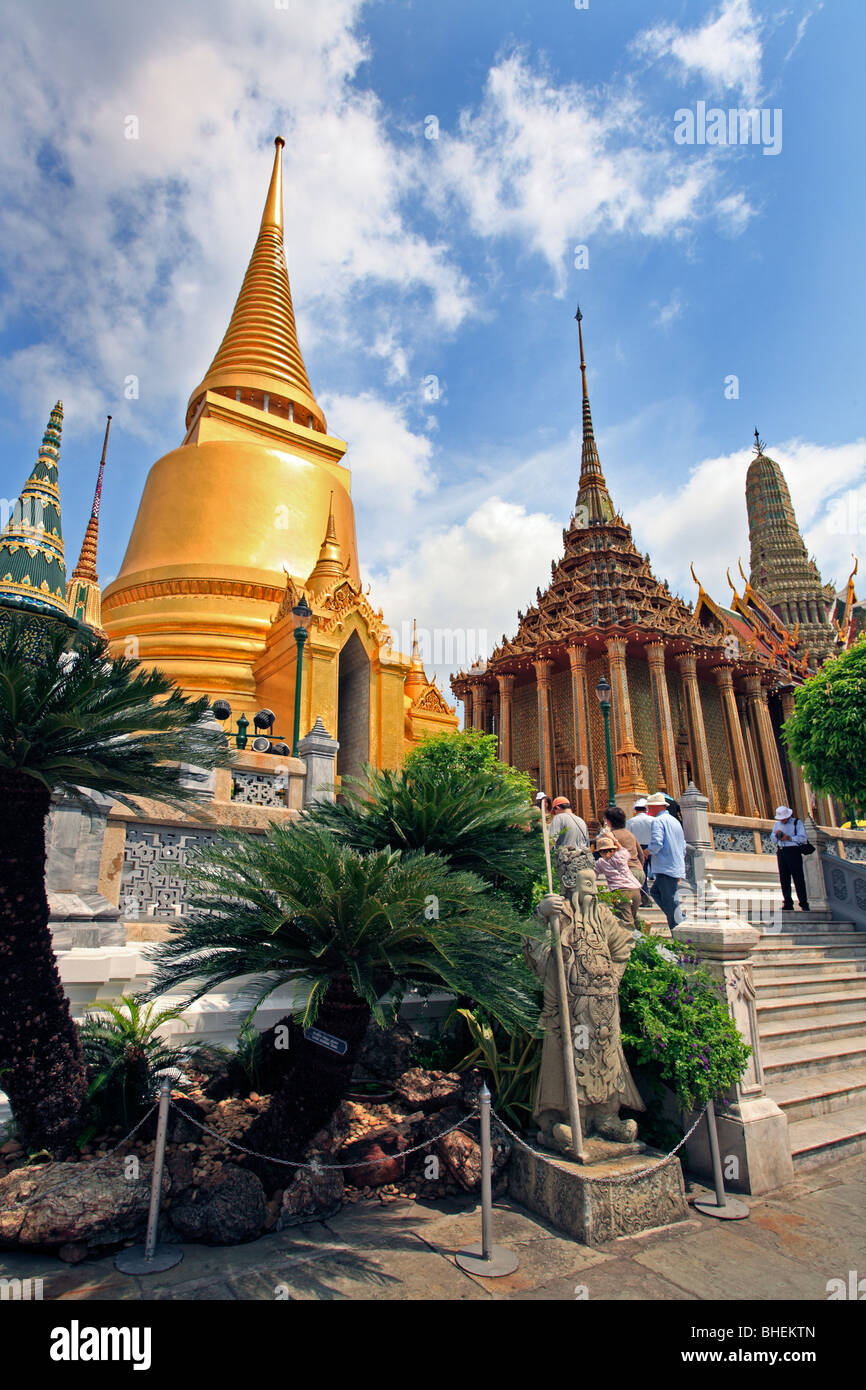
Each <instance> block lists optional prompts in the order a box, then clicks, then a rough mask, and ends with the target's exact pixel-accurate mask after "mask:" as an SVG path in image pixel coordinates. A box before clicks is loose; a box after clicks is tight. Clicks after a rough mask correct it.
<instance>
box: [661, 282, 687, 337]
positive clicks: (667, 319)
mask: <svg viewBox="0 0 866 1390" xmlns="http://www.w3.org/2000/svg"><path fill="white" fill-rule="evenodd" d="M653 308H654V309H655V311H656V318H655V321H656V323H657V324H658V326H659V328H670V326H671V324H672V323H676V321H677V319H680V318H682V316H683V313H684V312H685V309H686V301H685V300H684V299H681V298H680V295H679V293H678V292H677V291H676V290H675V291H674V293H673V294H672V295H671V297H670V299H669V300H668V302H667V304H654V305H653Z"/></svg>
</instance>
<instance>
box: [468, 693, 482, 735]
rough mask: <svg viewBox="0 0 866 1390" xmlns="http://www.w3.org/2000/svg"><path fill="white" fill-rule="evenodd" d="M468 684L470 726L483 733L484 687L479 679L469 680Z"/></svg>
mask: <svg viewBox="0 0 866 1390" xmlns="http://www.w3.org/2000/svg"><path fill="white" fill-rule="evenodd" d="M469 686H470V689H471V690H472V727H473V729H480V730H481V732H482V733H483V732H484V706H485V703H486V701H485V698H484V687H483V685H482V683H481V681H470V682H469Z"/></svg>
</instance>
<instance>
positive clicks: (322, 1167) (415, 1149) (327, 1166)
mask: <svg viewBox="0 0 866 1390" xmlns="http://www.w3.org/2000/svg"><path fill="white" fill-rule="evenodd" d="M171 1107H172V1109H173V1110H177V1111H179V1113H180V1114H182V1115H183V1118H184V1119H185V1120H187V1121H188V1122H189V1124H191V1125H195V1127H196V1129H201V1130H204V1132H205V1134H210V1135H212V1136H213V1138H214V1139H219V1141H220V1143H221V1144H225V1145H227V1146H228V1148H230V1149H238V1150H239V1152H240V1153H243V1154H249V1156H250V1158H260V1159H262V1160H263V1161H264V1162H265V1163H279V1164H280V1166H281V1167H283V1168H309V1170H310V1172H311V1173H322V1172H325V1171H326V1170H331V1169H342V1168H372V1167H374V1166H375V1165H376V1164H379V1163H382V1162H383V1160H382V1159H381V1158H365V1159H364V1160H363V1161H362V1162H358V1163H319V1162H318V1160H317V1159H314V1160H313V1161H312V1163H295V1162H293V1161H292V1160H291V1159H288V1158H272V1157H271V1156H270V1155H269V1154H260V1153H257V1152H256V1150H255V1149H247V1148H245V1147H244V1145H243V1144H237V1143H235V1141H234V1139H227V1138H226V1137H225V1135H224V1134H220V1132H219V1130H216V1129H211V1127H210V1125H206V1124H203V1123H202V1121H201V1120H194V1119H193V1117H192V1115H188V1114H187V1113H186V1111H185V1110H182V1109H181V1108H180V1106H178V1105H175V1103H174V1101H172V1102H171ZM478 1114H479V1112H478V1110H477V1108H476V1109H475V1110H473V1111H471V1112H470V1114H468V1115H464V1116H463V1118H462V1119H460V1120H458V1121H457V1123H456V1124H454V1125H450V1126H449V1128H448V1129H443V1131H442V1133H441V1134H434V1136H433V1138H432V1139H425V1140H424V1142H423V1144H414V1145H413V1146H412V1148H410V1149H402V1150H401V1151H400V1153H399V1154H386V1155H385V1157H386V1159H387V1158H408V1156H409V1154H415V1153H420V1151H421V1150H422V1149H428V1148H429V1147H430V1145H431V1144H435V1143H437V1141H438V1140H439V1139H444V1138H445V1135H446V1134H453V1133H454V1131H455V1129H460V1128H461V1127H462V1126H463V1125H465V1124H467V1123H468V1122H469V1121H470V1120H474V1119H476V1118H477V1117H478ZM363 1139H364V1135H363V1134H362V1135H360V1136H359V1139H358V1142H359V1143H360V1142H362V1141H363Z"/></svg>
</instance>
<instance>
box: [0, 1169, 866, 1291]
mask: <svg viewBox="0 0 866 1390" xmlns="http://www.w3.org/2000/svg"><path fill="white" fill-rule="evenodd" d="M700 1195H704V1189H702V1188H700V1187H697V1186H696V1185H692V1186H691V1188H690V1191H689V1196H690V1200H691V1199H693V1198H694V1197H695V1196H700ZM747 1200H748V1205H749V1207H750V1208H751V1212H750V1216H749V1219H748V1220H746V1221H736V1222H731V1221H717V1220H713V1219H712V1218H710V1217H702V1216H699V1215H698V1214H697V1213H695V1212H691V1214H690V1219H689V1221H687V1222H685V1223H683V1224H681V1225H680V1226H678V1227H673V1228H670V1229H669V1230H667V1231H665V1232H653V1233H650V1234H647V1235H645V1236H641V1237H635V1238H632V1239H626V1240H621V1241H615V1242H612V1243H611V1244H609V1245H606V1246H603V1247H600V1248H598V1249H590V1248H588V1247H587V1246H584V1245H580V1244H578V1243H577V1242H576V1241H574V1240H571V1239H567V1238H566V1237H564V1236H561V1235H560V1234H559V1233H558V1232H557V1231H555V1230H553V1229H552V1228H551V1227H549V1226H546V1225H545V1224H544V1222H542V1221H540V1220H539V1219H538V1218H536V1217H534V1216H530V1215H529V1213H528V1212H526V1211H524V1210H523V1209H522V1208H521V1207H519V1206H517V1205H516V1204H515V1203H513V1202H509V1201H503V1202H499V1203H497V1205H496V1208H495V1214H494V1221H495V1239H496V1241H497V1243H499V1244H501V1245H505V1246H508V1247H510V1248H511V1249H512V1250H514V1251H515V1252H516V1253H517V1255H519V1257H520V1266H519V1268H518V1269H517V1270H516V1271H515V1273H514V1274H511V1275H508V1276H506V1277H505V1278H502V1279H482V1278H478V1277H474V1276H471V1275H468V1274H464V1273H463V1272H462V1270H460V1269H459V1268H458V1267H457V1265H456V1264H455V1262H454V1254H455V1252H456V1251H458V1250H459V1249H460V1248H461V1247H462V1246H464V1245H468V1244H471V1243H472V1242H474V1241H476V1240H478V1239H479V1238H480V1215H479V1210H478V1206H477V1203H476V1202H475V1200H474V1199H466V1200H465V1201H452V1202H449V1203H440V1204H437V1205H436V1206H435V1207H434V1206H432V1205H425V1204H424V1203H421V1202H409V1201H406V1202H395V1203H393V1204H390V1205H382V1204H380V1203H378V1202H370V1203H365V1204H363V1205H359V1206H353V1207H346V1208H344V1209H343V1210H342V1211H341V1212H340V1213H339V1215H337V1216H335V1217H334V1218H333V1219H331V1220H330V1221H326V1222H317V1223H315V1224H312V1225H307V1226H298V1227H295V1229H294V1230H291V1231H284V1232H281V1233H279V1234H276V1235H269V1236H264V1237H263V1238H262V1239H261V1240H257V1241H255V1242H253V1243H252V1244H250V1245H240V1246H233V1247H229V1248H223V1249H209V1248H207V1247H205V1246H201V1245H187V1246H184V1247H183V1250H184V1258H183V1260H182V1262H181V1263H180V1264H179V1265H177V1266H175V1268H174V1269H172V1270H169V1271H168V1272H167V1273H164V1274H158V1275H154V1276H151V1277H148V1278H129V1277H126V1276H124V1275H122V1274H119V1273H118V1272H117V1271H116V1270H115V1268H114V1263H113V1259H111V1258H108V1259H100V1260H87V1261H85V1262H84V1263H83V1264H80V1265H75V1266H70V1265H65V1264H62V1263H61V1262H60V1261H59V1260H56V1259H50V1258H45V1257H43V1256H39V1255H21V1254H10V1253H9V1252H0V1276H4V1275H5V1276H7V1277H9V1276H11V1277H16V1276H17V1277H18V1278H26V1277H28V1276H30V1277H36V1276H41V1277H42V1279H43V1281H44V1282H43V1298H44V1299H63V1300H66V1299H76V1300H77V1299H108V1300H115V1299H123V1300H128V1299H133V1300H137V1299H188V1300H197V1299H205V1300H217V1299H235V1300H245V1299H257V1300H268V1299H275V1298H288V1299H376V1300H379V1299H403V1300H407V1299H417V1300H422V1299H449V1300H450V1299H476V1300H478V1299H503V1298H504V1299H510V1298H517V1299H568V1300H574V1299H575V1298H582V1297H586V1298H589V1299H612V1300H621V1299H638V1300H647V1299H698V1300H701V1299H756V1300H766V1299H800V1300H806V1299H808V1300H826V1298H827V1281H828V1280H829V1279H835V1278H841V1279H843V1280H845V1281H846V1283H847V1281H848V1275H849V1271H850V1270H858V1271H860V1273H861V1275H864V1274H866V1155H861V1156H858V1157H855V1158H851V1159H848V1160H846V1161H844V1162H841V1163H836V1164H833V1165H828V1166H825V1167H823V1168H818V1169H815V1170H814V1171H813V1172H811V1173H808V1174H804V1175H803V1176H802V1177H800V1178H799V1179H798V1180H797V1181H796V1182H795V1183H794V1184H793V1186H791V1187H789V1188H786V1189H784V1190H783V1191H780V1192H777V1193H773V1194H772V1195H771V1196H769V1197H764V1198H748V1199H747Z"/></svg>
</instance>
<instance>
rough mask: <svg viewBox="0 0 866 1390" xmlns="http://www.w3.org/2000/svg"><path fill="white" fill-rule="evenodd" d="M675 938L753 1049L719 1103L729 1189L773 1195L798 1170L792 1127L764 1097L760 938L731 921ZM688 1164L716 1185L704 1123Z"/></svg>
mask: <svg viewBox="0 0 866 1390" xmlns="http://www.w3.org/2000/svg"><path fill="white" fill-rule="evenodd" d="M673 935H674V937H675V938H676V940H677V941H678V942H680V944H682V945H685V946H688V947H690V948H691V950H692V951H694V952H695V954H697V955H698V956H699V957H700V958H701V961H702V962H703V964H704V965H706V966H707V968H708V969H709V970H710V972H711V973H712V974H713V975H714V976H715V977H716V979H717V980H718V981H719V983H720V984H721V985H723V987H724V990H725V997H726V999H727V1001H728V1008H729V1009H730V1013H731V1017H732V1018H733V1020H734V1022H735V1023H736V1025H737V1027H738V1029H739V1030H740V1034H741V1035H742V1037H743V1039H744V1040H745V1041H746V1042H747V1043H748V1044H749V1046H750V1047H751V1049H752V1054H751V1056H750V1058H749V1061H748V1065H747V1067H746V1071H745V1072H744V1074H743V1076H742V1077H741V1078H740V1080H739V1081H738V1082H737V1084H736V1086H734V1087H733V1088H732V1089H731V1090H730V1091H729V1092H728V1093H727V1094H726V1095H725V1096H724V1097H723V1100H724V1102H725V1103H724V1105H723V1104H722V1103H721V1101H720V1100H717V1101H716V1115H717V1118H718V1128H719V1148H720V1150H721V1155H722V1170H723V1172H724V1175H725V1185H726V1187H728V1188H730V1190H731V1191H733V1192H750V1193H752V1194H759V1193H762V1192H772V1191H773V1190H774V1189H775V1188H777V1187H783V1186H784V1185H785V1184H786V1183H789V1182H791V1181H792V1180H793V1176H794V1169H793V1163H792V1160H791V1141H790V1138H789V1136H788V1121H787V1119H786V1117H785V1115H784V1113H783V1112H782V1111H781V1110H780V1109H779V1107H778V1105H777V1104H776V1102H775V1101H773V1100H770V1098H769V1097H768V1096H767V1095H766V1094H765V1091H764V1073H763V1069H762V1066H761V1039H760V1036H759V1033H758V1019H757V1013H756V1010H755V987H754V982H753V979H752V962H751V956H752V952H753V951H754V949H755V947H756V946H757V944H758V942H759V941H760V939H761V933H760V932H759V931H756V929H755V928H754V927H752V926H750V925H749V923H748V922H744V921H742V920H741V919H737V918H731V919H729V920H727V921H717V922H711V921H705V922H694V921H691V922H683V923H681V924H680V925H679V926H677V927H674V931H673ZM689 1123H691V1121H689ZM686 1158H687V1162H688V1166H689V1168H690V1169H691V1170H693V1171H694V1172H696V1173H697V1174H698V1175H699V1176H701V1177H704V1178H707V1179H710V1180H711V1179H712V1169H711V1167H710V1158H709V1141H708V1139H707V1130H706V1124H705V1123H702V1124H700V1125H699V1126H698V1128H697V1130H696V1131H695V1133H694V1134H693V1136H692V1138H691V1139H690V1140H689V1142H688V1144H687V1146H686Z"/></svg>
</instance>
